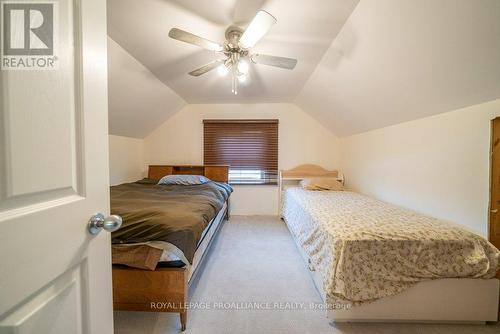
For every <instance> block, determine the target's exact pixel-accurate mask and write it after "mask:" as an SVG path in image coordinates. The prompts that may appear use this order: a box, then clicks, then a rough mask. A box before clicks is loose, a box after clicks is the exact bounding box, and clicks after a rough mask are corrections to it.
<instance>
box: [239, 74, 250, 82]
mask: <svg viewBox="0 0 500 334" xmlns="http://www.w3.org/2000/svg"><path fill="white" fill-rule="evenodd" d="M247 80H248V75H247V74H242V75H239V76H238V81H239V82H240V83H245V82H246V81H247Z"/></svg>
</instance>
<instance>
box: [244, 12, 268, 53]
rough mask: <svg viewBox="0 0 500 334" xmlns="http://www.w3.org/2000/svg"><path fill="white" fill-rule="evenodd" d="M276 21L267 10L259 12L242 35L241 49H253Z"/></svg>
mask: <svg viewBox="0 0 500 334" xmlns="http://www.w3.org/2000/svg"><path fill="white" fill-rule="evenodd" d="M276 21H277V20H276V18H275V17H274V16H272V15H271V14H269V13H268V12H266V11H265V10H259V11H258V12H257V15H255V17H254V18H253V20H252V22H250V24H249V25H248V27H247V29H246V30H245V32H244V33H243V35H241V38H240V47H242V48H244V49H250V48H252V47H253V46H254V45H255V44H257V42H258V41H259V40H260V39H261V38H262V37H264V35H265V34H266V33H267V32H268V31H269V29H271V27H272V26H273V25H274V24H275V23H276Z"/></svg>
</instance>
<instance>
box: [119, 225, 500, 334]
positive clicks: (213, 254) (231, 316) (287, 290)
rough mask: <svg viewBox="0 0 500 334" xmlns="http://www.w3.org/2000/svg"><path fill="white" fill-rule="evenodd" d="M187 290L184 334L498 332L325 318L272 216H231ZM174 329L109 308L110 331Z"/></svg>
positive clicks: (175, 319)
mask: <svg viewBox="0 0 500 334" xmlns="http://www.w3.org/2000/svg"><path fill="white" fill-rule="evenodd" d="M190 294H191V298H190V302H191V305H192V307H194V308H195V309H191V310H190V311H189V317H188V328H187V330H186V332H185V333H186V334H191V333H200V334H210V333H217V334H223V333H231V334H233V333H237V334H239V333H242V334H243V333H252V334H257V333H270V334H279V333H283V334H285V333H286V334H292V333H315V334H316V333H346V334H358V333H359V334H360V333H370V334H371V333H374V334H378V333H405V334H406V333H430V334H437V333H450V334H457V333H458V334H465V333H500V324H498V323H496V324H488V325H486V326H477V325H438V324H380V323H379V324H369V323H366V324H352V323H351V324H346V323H344V324H342V323H340V324H335V325H330V324H329V323H328V320H327V319H326V316H325V313H324V311H321V310H313V309H311V307H310V306H314V305H317V304H315V303H320V302H321V298H320V297H319V294H318V292H317V291H316V289H315V287H314V284H313V282H312V280H311V278H310V276H309V272H308V270H307V269H306V267H305V265H304V263H303V260H302V258H301V257H300V254H299V253H298V251H297V249H296V246H295V244H294V242H293V240H292V238H291V236H290V234H289V232H288V230H287V228H286V225H285V224H284V223H283V222H282V221H280V220H279V219H277V218H275V217H263V216H233V217H231V221H230V222H226V223H225V224H224V225H223V226H222V229H221V231H220V233H219V235H218V237H217V239H216V240H215V242H214V243H213V244H212V247H211V250H210V251H209V253H208V254H207V258H206V259H205V261H204V264H203V266H202V267H201V268H200V272H198V275H197V278H196V279H195V280H194V282H193V284H192V285H191V289H190ZM300 303H303V309H300V306H301V305H302V304H300ZM257 307H261V308H263V307H264V308H269V309H266V310H263V309H260V310H258V309H255V308H257ZM207 308H208V309H207ZM237 308H240V309H237ZM241 308H243V309H244V310H242V309H241ZM179 328H180V324H179V316H178V314H169V313H166V314H165V313H141V312H115V333H116V334H138V333H144V334H153V333H154V334H168V333H179Z"/></svg>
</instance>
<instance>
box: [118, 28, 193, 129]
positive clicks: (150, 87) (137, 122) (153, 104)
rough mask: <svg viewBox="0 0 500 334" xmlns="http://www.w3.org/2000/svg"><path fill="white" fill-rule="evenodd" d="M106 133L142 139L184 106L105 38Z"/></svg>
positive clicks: (170, 91) (147, 72) (182, 101)
mask: <svg viewBox="0 0 500 334" xmlns="http://www.w3.org/2000/svg"><path fill="white" fill-rule="evenodd" d="M108 104H109V106H108V110H109V133H110V134H113V135H119V136H126V137H135V138H144V137H146V136H147V135H148V134H149V133H150V132H151V131H153V130H154V129H156V128H157V127H158V126H160V125H161V124H162V123H163V122H164V121H166V120H167V119H168V118H169V117H170V116H172V115H173V114H175V113H176V112H177V111H179V110H180V109H181V108H182V107H183V106H184V105H185V104H186V102H185V101H184V100H183V99H182V98H181V97H179V96H178V95H177V94H176V93H175V92H174V91H172V90H171V89H170V88H169V87H167V86H165V85H164V84H163V83H162V82H161V81H160V80H158V78H156V77H155V76H154V75H153V74H151V72H150V71H149V70H148V69H147V68H145V67H144V66H143V65H142V64H141V63H139V62H138V61H137V60H136V59H134V58H133V57H132V56H130V55H129V54H128V53H127V52H126V51H125V50H123V49H122V48H121V47H120V46H119V45H118V44H116V42H115V41H113V40H112V39H111V38H109V37H108Z"/></svg>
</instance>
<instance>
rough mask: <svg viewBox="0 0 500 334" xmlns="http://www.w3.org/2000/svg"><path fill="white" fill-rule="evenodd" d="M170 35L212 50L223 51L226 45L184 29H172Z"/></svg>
mask: <svg viewBox="0 0 500 334" xmlns="http://www.w3.org/2000/svg"><path fill="white" fill-rule="evenodd" d="M168 36H170V38H173V39H176V40H178V41H182V42H186V43H189V44H193V45H197V46H201V47H202V48H204V49H207V50H210V51H222V50H224V47H222V45H220V44H217V43H215V42H212V41H209V40H208V39H206V38H203V37H200V36H196V35H194V34H192V33H190V32H187V31H184V30H181V29H177V28H172V29H170V31H169V33H168Z"/></svg>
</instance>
